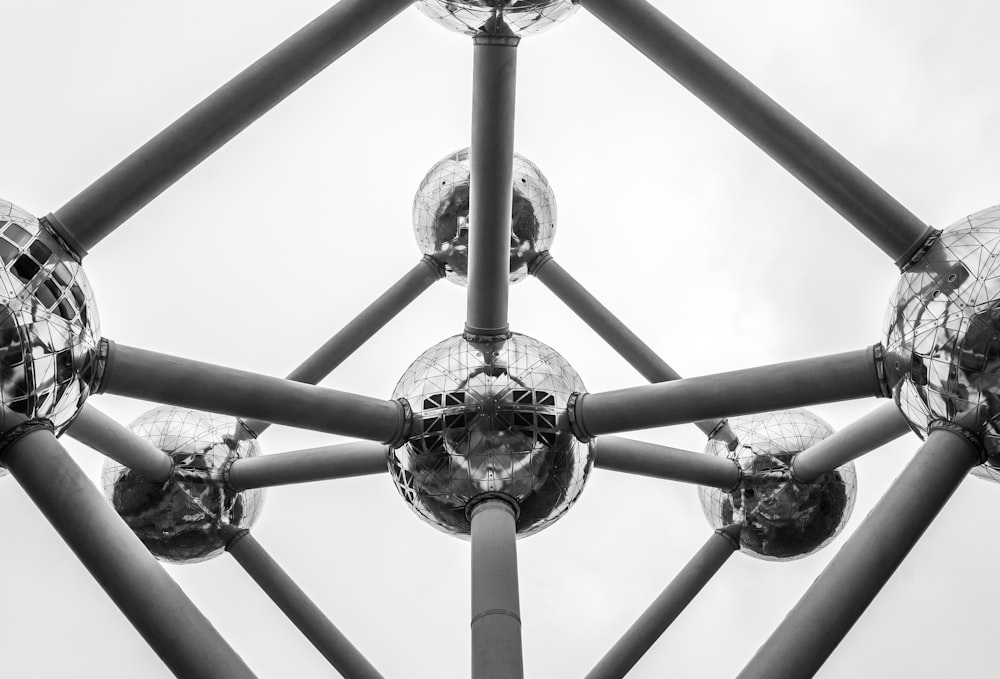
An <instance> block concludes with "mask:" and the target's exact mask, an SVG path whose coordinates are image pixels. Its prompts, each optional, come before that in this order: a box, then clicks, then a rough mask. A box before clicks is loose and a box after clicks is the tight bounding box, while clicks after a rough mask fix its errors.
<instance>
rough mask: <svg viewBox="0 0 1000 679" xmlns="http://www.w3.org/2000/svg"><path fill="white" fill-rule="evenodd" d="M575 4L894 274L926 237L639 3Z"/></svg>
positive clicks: (863, 180) (893, 204)
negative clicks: (846, 227) (795, 184)
mask: <svg viewBox="0 0 1000 679" xmlns="http://www.w3.org/2000/svg"><path fill="white" fill-rule="evenodd" d="M580 4H581V5H583V7H584V8H586V9H587V10H589V11H590V12H591V13H592V14H594V15H595V16H596V17H597V18H598V19H600V20H601V21H602V22H604V23H605V24H606V25H607V26H608V27H610V28H611V30H613V31H615V32H616V33H618V34H619V35H621V36H622V37H623V38H625V40H627V41H628V42H629V43H631V44H632V45H633V46H634V47H635V48H636V49H638V50H639V51H640V52H642V53H643V54H645V55H646V56H647V57H648V58H649V59H650V60H651V61H652V62H653V63H655V64H656V65H657V66H659V67H660V68H661V69H663V70H664V71H666V72H667V73H668V74H670V75H671V76H672V77H673V78H675V79H676V80H677V81H678V82H679V83H680V84H681V85H683V86H684V87H686V88H687V89H688V90H690V91H691V92H692V93H693V94H694V95H695V96H696V97H698V98H699V99H701V100H702V101H703V102H705V103H706V104H707V105H708V106H709V107H710V108H712V109H713V110H714V111H715V112H716V113H718V114H719V115H720V116H722V117H723V118H724V119H725V120H726V121H727V122H729V124H731V125H732V126H733V127H735V128H736V129H737V130H739V131H740V132H741V133H743V134H744V135H746V137H747V138H748V139H750V141H752V142H753V143H754V144H756V145H757V146H759V147H760V148H761V149H762V150H763V151H764V152H765V153H767V154H768V155H769V156H771V157H772V158H773V159H774V160H776V161H777V162H778V163H779V164H780V165H781V166H782V167H784V168H785V169H786V170H788V171H789V172H790V173H791V174H792V175H793V176H795V177H796V178H797V179H798V180H799V181H801V182H802V183H803V184H805V185H806V186H807V187H808V188H809V189H810V190H812V191H813V192H814V193H815V194H816V195H817V196H819V198H821V199H822V200H823V201H825V202H826V203H827V204H828V205H829V206H830V207H832V208H833V209H834V210H836V211H837V212H838V213H840V214H841V215H842V216H843V217H844V218H845V219H847V221H849V222H850V223H851V224H853V225H854V226H855V227H856V228H857V229H858V230H859V231H861V233H863V234H864V235H865V236H866V237H868V238H869V239H870V240H871V241H872V242H873V243H875V245H877V246H878V247H879V248H880V249H881V250H882V251H883V252H885V253H886V254H887V255H889V256H890V257H892V259H893V260H894V261H895V262H896V263H897V264H899V265H900V266H902V265H903V264H905V263H906V262H907V261H908V260H909V259H910V257H911V256H912V255H913V254H915V253H916V252H917V250H918V249H919V248H920V246H921V245H922V244H923V242H924V241H925V240H926V238H927V237H928V235H930V233H931V232H932V230H931V229H930V228H929V227H928V226H927V224H925V223H924V222H922V221H921V220H920V219H918V218H917V217H916V216H915V215H914V214H913V213H911V212H910V211H909V210H907V209H906V208H905V207H903V206H902V205H901V204H900V203H899V202H898V201H896V200H895V199H894V198H893V197H892V196H890V195H889V194H888V193H886V192H885V191H884V190H883V189H882V188H881V187H880V186H879V185H878V184H876V183H875V182H873V181H872V180H871V179H870V178H868V177H867V176H866V175H865V174H864V173H863V172H861V171H860V170H859V169H858V168H857V167H855V166H854V165H852V164H851V163H850V162H848V161H847V159H845V158H844V157H843V156H842V155H840V154H839V153H837V152H836V151H835V150H834V149H832V148H831V147H830V146H829V145H827V144H826V142H824V141H823V140H822V139H820V138H819V137H818V136H816V134H814V133H813V132H812V131H811V130H809V128H807V127H806V126H805V125H803V124H802V123H801V122H799V121H798V120H797V119H796V118H795V117H793V116H792V115H791V114H790V113H788V111H786V110H785V109H783V108H781V107H780V106H779V105H778V104H777V103H775V102H774V100H772V99H771V98H770V97H768V96H767V95H766V94H764V93H763V92H761V91H760V90H759V89H757V87H755V86H754V85H753V83H751V82H750V81H748V80H747V79H746V78H744V77H743V76H742V75H740V74H739V73H737V72H736V71H735V70H734V69H733V68H732V67H731V66H729V65H728V64H727V63H726V62H724V61H723V60H722V59H720V58H719V57H718V56H716V55H715V54H714V53H712V52H711V51H710V50H709V49H708V48H706V47H705V46H704V45H702V44H701V43H699V42H698V41H697V40H695V39H694V38H693V37H692V36H691V35H689V34H688V33H686V32H685V31H684V30H683V29H681V28H680V27H679V26H678V25H677V24H675V23H674V22H672V21H671V20H670V19H668V18H667V17H666V16H664V15H663V14H662V13H661V12H660V11H659V10H657V9H656V8H655V7H653V6H652V5H651V4H650V3H649V2H647V1H646V0H580Z"/></svg>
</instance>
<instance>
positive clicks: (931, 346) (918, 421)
mask: <svg viewBox="0 0 1000 679" xmlns="http://www.w3.org/2000/svg"><path fill="white" fill-rule="evenodd" d="M998 255H1000V206H998V207H992V208H988V209H986V210H983V211H981V212H977V213H975V214H973V215H970V216H968V217H965V218H964V219H962V220H960V221H958V222H956V223H955V224H952V225H951V226H949V227H948V228H947V229H945V230H944V232H942V234H941V236H940V238H938V240H937V241H936V242H935V243H934V244H933V245H932V246H931V247H930V249H929V250H928V251H927V253H926V254H925V255H924V257H923V258H922V259H921V260H920V261H919V262H918V263H917V264H916V265H915V266H913V267H912V268H911V269H909V270H908V271H906V272H904V273H903V275H902V276H901V277H900V279H899V283H898V284H897V286H896V290H895V292H894V293H893V295H892V298H891V299H890V301H889V309H888V314H887V316H886V323H885V327H886V331H885V350H886V364H887V365H886V367H887V369H888V372H889V374H890V376H891V377H892V380H893V382H896V385H895V388H894V397H895V400H896V403H897V404H898V405H899V408H900V410H901V411H902V413H903V416H904V417H905V418H906V420H907V422H909V424H910V427H912V428H913V430H914V431H915V432H916V433H917V434H918V435H920V436H921V437H922V438H923V437H926V436H927V431H928V427H929V426H930V424H931V423H932V422H933V421H934V420H938V419H943V420H949V421H956V420H959V419H962V418H963V416H966V415H978V416H979V417H980V418H982V420H983V421H984V423H985V424H984V428H983V431H981V432H977V433H981V434H982V435H983V442H984V444H985V447H986V453H987V462H986V464H985V465H984V466H982V467H978V468H976V469H975V470H973V475H975V476H979V477H981V478H987V479H992V480H1000V256H998ZM976 409H978V413H973V412H972V411H973V410H976Z"/></svg>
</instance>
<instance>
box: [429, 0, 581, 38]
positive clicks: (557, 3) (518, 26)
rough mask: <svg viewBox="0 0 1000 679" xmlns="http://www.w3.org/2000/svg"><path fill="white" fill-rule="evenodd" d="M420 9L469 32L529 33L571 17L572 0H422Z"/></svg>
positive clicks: (442, 23) (447, 23)
mask: <svg viewBox="0 0 1000 679" xmlns="http://www.w3.org/2000/svg"><path fill="white" fill-rule="evenodd" d="M417 7H419V8H420V11H421V12H423V13H424V14H426V15H427V16H429V17H430V18H431V19H433V20H434V21H436V22H437V23H439V24H441V25H442V26H444V27H445V28H447V29H449V30H452V31H458V32H459V33H465V34H466V35H478V34H481V33H482V34H488V35H530V34H533V33H540V32H541V31H544V30H545V29H547V28H548V27H550V26H552V25H553V24H556V23H558V22H560V21H562V20H563V19H565V18H567V17H568V16H570V15H571V14H572V13H573V12H575V11H576V8H577V6H576V3H575V2H574V1H573V0H420V2H418V3H417Z"/></svg>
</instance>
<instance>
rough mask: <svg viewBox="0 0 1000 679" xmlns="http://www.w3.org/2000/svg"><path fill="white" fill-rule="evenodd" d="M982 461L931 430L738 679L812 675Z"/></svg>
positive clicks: (946, 433) (945, 432)
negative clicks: (904, 466)
mask: <svg viewBox="0 0 1000 679" xmlns="http://www.w3.org/2000/svg"><path fill="white" fill-rule="evenodd" d="M979 459H980V450H979V446H978V445H976V444H975V443H973V442H971V441H970V440H969V438H967V437H966V436H965V435H962V434H960V433H957V432H956V431H955V430H949V429H936V430H933V431H932V432H931V434H930V436H928V437H927V441H926V442H925V443H924V445H922V446H921V447H920V449H919V450H918V451H917V454H916V456H915V457H914V458H913V460H912V461H911V462H910V464H909V465H907V467H906V468H905V469H904V470H903V472H902V473H901V474H900V475H899V478H897V479H896V481H895V482H894V483H893V484H892V486H891V487H890V488H889V490H888V491H886V493H885V495H883V496H882V499H881V500H879V502H878V504H877V505H875V508H874V509H872V511H871V513H870V514H869V515H868V517H867V518H865V520H864V522H863V523H862V524H861V525H860V526H858V529H857V530H856V531H854V534H853V535H851V537H850V538H849V539H848V540H847V542H846V543H845V544H844V546H843V547H842V548H841V550H840V552H838V553H837V555H836V556H834V557H833V560H832V561H830V563H829V565H828V566H827V567H826V569H825V570H824V571H823V572H822V573H821V574H820V576H819V577H818V578H816V581H815V582H814V583H813V585H812V587H810V588H809V590H808V591H807V592H806V593H805V594H804V595H803V596H802V599H800V600H799V602H798V603H797V604H796V605H795V607H794V608H793V609H792V610H791V611H790V612H789V613H788V615H787V616H785V619H784V620H783V621H782V622H781V624H780V625H778V628H777V629H776V630H775V631H774V633H773V634H771V636H770V638H769V639H768V640H767V641H765V642H764V645H763V646H761V648H760V650H759V651H757V654H756V655H755V656H754V657H753V659H751V660H750V662H749V664H747V666H746V667H745V668H744V669H743V671H742V672H741V673H740V674H739V677H738V679H764V678H765V677H766V678H767V679H805V678H806V677H811V676H813V675H814V674H815V673H816V672H817V671H818V670H819V668H820V667H821V666H822V665H823V663H824V662H826V659H827V658H828V657H829V656H830V654H831V653H832V652H833V650H834V649H835V648H836V647H837V645H838V644H840V642H841V640H842V639H843V638H844V636H846V635H847V633H848V632H849V631H850V629H851V627H852V626H853V625H854V623H855V622H857V620H858V618H860V617H861V614H862V613H864V611H865V609H866V608H868V605H869V604H870V603H871V602H872V600H873V599H874V598H875V597H876V595H878V593H879V591H880V590H881V589H882V587H883V585H885V583H886V582H887V581H888V580H889V578H890V577H891V576H892V574H893V573H894V572H895V571H896V568H898V567H899V564H900V563H902V561H903V559H904V558H905V557H906V555H907V554H908V553H909V551H910V550H911V549H912V548H913V545H915V544H916V542H917V540H918V539H920V536H921V535H923V533H924V531H925V530H926V529H927V527H928V526H929V525H930V523H931V521H933V520H934V517H935V516H937V514H938V512H939V511H941V508H942V507H944V505H945V503H947V501H948V499H949V498H950V497H951V495H952V493H954V492H955V490H956V489H957V488H958V486H959V484H960V483H961V482H962V480H963V479H964V478H965V476H966V474H967V473H968V472H969V469H971V468H972V466H973V465H975V464H976V463H977V462H978V461H979Z"/></svg>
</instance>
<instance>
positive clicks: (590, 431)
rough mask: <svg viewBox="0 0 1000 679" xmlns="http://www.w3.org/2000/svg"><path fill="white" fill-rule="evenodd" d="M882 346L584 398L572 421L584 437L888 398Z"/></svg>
mask: <svg viewBox="0 0 1000 679" xmlns="http://www.w3.org/2000/svg"><path fill="white" fill-rule="evenodd" d="M877 350H878V347H877V346H876V347H868V348H866V349H861V350H859V351H849V352H845V353H842V354H833V355H830V356H820V357H817V358H807V359H803V360H799V361H789V362H788V363H775V364H772V365H765V366H760V367H757V368H746V369H744V370H734V371H732V372H725V373H717V374H715V375H704V376H702V377H689V378H687V379H683V380H675V381H673V382H661V383H659V384H647V385H642V386H639V387H631V388H629V389H619V390H617V391H607V392H603V393H598V394H582V395H581V396H580V397H579V398H578V399H577V400H576V403H575V405H573V406H571V410H570V411H569V413H568V415H569V418H570V421H571V423H572V426H573V427H574V431H575V433H576V434H577V436H578V437H579V438H581V439H590V438H593V437H595V436H598V435H600V434H615V433H619V432H624V431H633V430H636V429H647V428H650V427H665V426H668V425H672V424H684V423H686V422H693V421H695V420H704V419H708V418H718V417H729V416H732V415H744V414H747V413H759V412H764V411H767V410H780V409H782V408H794V407H800V406H807V405H812V404H815V403H830V402H833V401H843V400H846V399H852V398H862V397H865V396H884V395H885V386H884V384H883V382H882V379H881V377H880V375H879V370H878V367H877V366H878V363H877V359H876V356H877V355H879V354H880V352H879V351H877Z"/></svg>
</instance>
